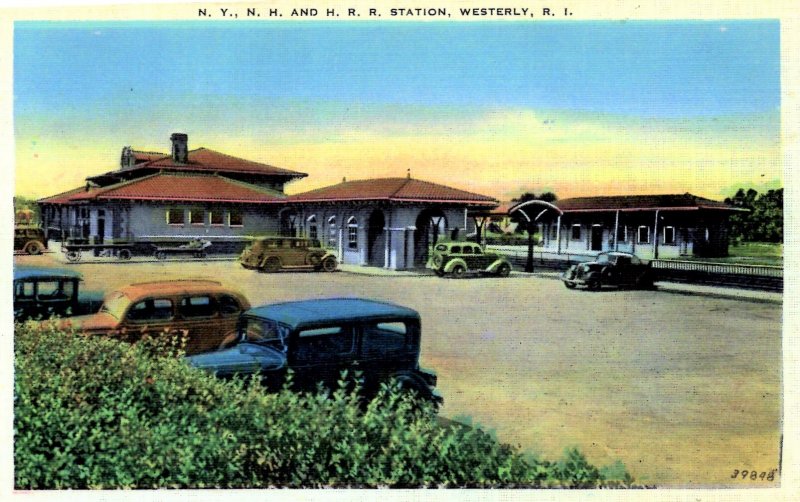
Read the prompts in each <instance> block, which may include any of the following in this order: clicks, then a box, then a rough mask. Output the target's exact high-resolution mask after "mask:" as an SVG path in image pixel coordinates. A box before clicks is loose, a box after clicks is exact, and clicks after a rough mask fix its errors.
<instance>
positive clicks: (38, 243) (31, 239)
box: [14, 226, 47, 255]
mask: <svg viewBox="0 0 800 502" xmlns="http://www.w3.org/2000/svg"><path fill="white" fill-rule="evenodd" d="M45 249H47V237H46V236H45V233H44V230H42V229H41V228H38V227H26V226H17V227H14V251H22V252H24V253H27V254H32V255H36V254H42V253H43V252H44V250H45Z"/></svg>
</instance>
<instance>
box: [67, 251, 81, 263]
mask: <svg viewBox="0 0 800 502" xmlns="http://www.w3.org/2000/svg"><path fill="white" fill-rule="evenodd" d="M66 257H67V261H71V262H72V263H75V262H77V261H81V252H80V251H67V253H66Z"/></svg>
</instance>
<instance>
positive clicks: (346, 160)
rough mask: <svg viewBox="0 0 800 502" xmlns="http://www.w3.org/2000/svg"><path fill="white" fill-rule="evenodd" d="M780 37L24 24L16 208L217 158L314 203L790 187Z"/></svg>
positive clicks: (613, 24) (750, 26)
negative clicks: (378, 196) (260, 166)
mask: <svg viewBox="0 0 800 502" xmlns="http://www.w3.org/2000/svg"><path fill="white" fill-rule="evenodd" d="M779 32H780V26H779V22H778V21H770V20H755V21H653V22H647V21H627V22H621V21H591V22H588V21H586V22H562V23H547V22H520V23H507V22H506V23H498V22H494V23H492V22H486V23H465V22H441V23H439V22H432V23H430V22H429V23H392V22H376V23H364V22H360V23H343V22H337V23H324V22H302V23H295V22H275V23H269V22H247V23H231V24H228V23H210V22H208V23H206V22H187V21H183V22H17V23H16V24H15V34H14V131H15V144H16V151H15V154H16V193H17V195H22V196H28V197H42V196H46V195H51V194H54V193H58V192H61V191H64V190H68V189H70V188H73V187H76V186H79V185H81V184H82V183H83V181H84V178H85V177H86V176H90V175H93V174H98V173H101V172H105V171H109V170H113V169H115V168H116V167H118V164H119V156H120V151H121V148H122V147H123V146H125V145H131V146H133V147H134V148H135V149H140V150H153V151H160V152H169V146H170V145H169V135H170V134H171V133H173V132H184V133H187V134H188V135H189V146H190V149H191V148H198V147H201V146H204V147H207V148H211V149H214V150H218V151H221V152H224V153H228V154H231V155H235V156H238V157H243V158H247V159H251V160H255V161H259V162H264V163H268V164H271V165H275V166H279V167H284V168H287V169H293V170H298V171H302V172H306V173H308V174H309V176H308V178H306V179H304V180H302V181H299V182H294V183H292V184H291V185H289V186H288V187H287V191H288V192H290V193H292V192H298V191H304V190H309V189H312V188H317V187H320V186H325V185H329V184H333V183H337V182H339V181H341V179H342V178H343V177H347V178H348V179H361V178H370V177H386V176H405V175H406V173H407V172H408V171H409V170H410V172H411V175H412V176H413V177H415V178H420V179H425V180H429V181H433V182H437V183H443V184H447V185H450V186H454V187H458V188H463V189H467V190H471V191H474V192H478V193H482V194H485V195H491V196H493V197H496V198H498V199H500V200H508V199H510V198H511V197H514V196H516V195H519V194H520V193H522V192H525V191H536V192H540V191H544V190H550V191H554V192H556V194H557V195H558V196H559V197H561V198H564V197H571V196H581V195H618V194H637V193H684V192H691V193H694V194H697V195H702V196H707V197H711V198H715V199H721V198H723V197H725V196H726V195H732V194H733V193H734V192H735V190H736V188H738V187H739V186H746V187H751V186H752V187H756V188H773V187H777V186H782V172H783V167H782V160H781V142H780V101H781V100H780V98H781V89H780V40H779Z"/></svg>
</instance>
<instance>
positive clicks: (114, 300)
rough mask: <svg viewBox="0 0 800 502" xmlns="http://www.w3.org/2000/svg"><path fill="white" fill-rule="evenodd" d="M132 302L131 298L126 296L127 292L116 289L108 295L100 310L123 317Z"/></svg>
mask: <svg viewBox="0 0 800 502" xmlns="http://www.w3.org/2000/svg"><path fill="white" fill-rule="evenodd" d="M130 303H131V302H130V299H129V298H128V297H127V296H125V293H122V292H119V291H115V292H113V293H111V294H110V295H108V296H107V297H106V300H105V301H104V302H103V306H102V307H100V312H105V313H106V314H109V315H111V316H113V317H116V318H117V319H122V316H123V315H124V314H125V310H126V309H127V308H128V305H130Z"/></svg>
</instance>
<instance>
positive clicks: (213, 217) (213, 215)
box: [208, 210, 225, 227]
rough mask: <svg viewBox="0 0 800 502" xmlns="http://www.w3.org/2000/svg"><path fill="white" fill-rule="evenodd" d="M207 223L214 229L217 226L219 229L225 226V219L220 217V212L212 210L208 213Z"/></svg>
mask: <svg viewBox="0 0 800 502" xmlns="http://www.w3.org/2000/svg"><path fill="white" fill-rule="evenodd" d="M208 223H209V224H210V225H211V226H212V227H214V226H218V227H221V226H222V225H224V224H225V219H224V217H223V215H222V211H219V210H212V211H209V212H208Z"/></svg>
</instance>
